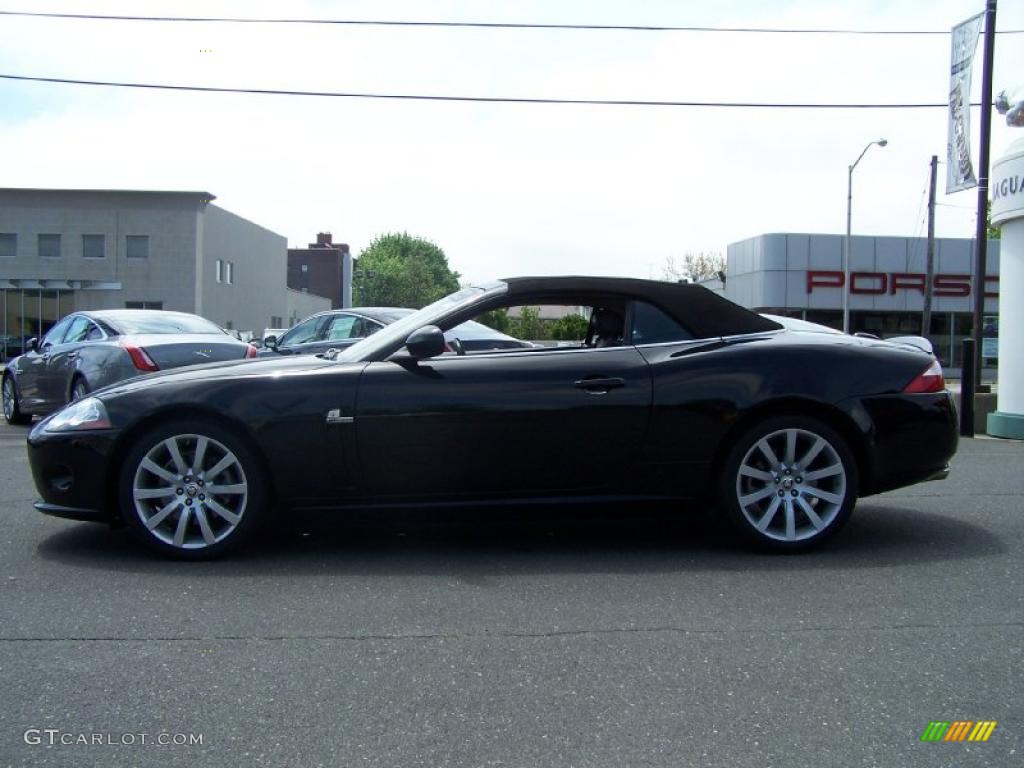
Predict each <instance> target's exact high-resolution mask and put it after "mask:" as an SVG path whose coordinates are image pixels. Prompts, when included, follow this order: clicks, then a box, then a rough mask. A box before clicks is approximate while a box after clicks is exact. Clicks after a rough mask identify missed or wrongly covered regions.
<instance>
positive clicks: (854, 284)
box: [850, 272, 889, 296]
mask: <svg viewBox="0 0 1024 768" xmlns="http://www.w3.org/2000/svg"><path fill="white" fill-rule="evenodd" d="M864 283H868V285H864ZM871 283H874V285H872V284H871ZM888 288H889V276H888V275H887V274H885V272H851V273H850V293H856V294H860V295H867V296H881V295H883V294H885V292H886V291H887V290H888Z"/></svg>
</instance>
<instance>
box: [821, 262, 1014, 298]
mask: <svg viewBox="0 0 1024 768" xmlns="http://www.w3.org/2000/svg"><path fill="white" fill-rule="evenodd" d="M844 282H845V281H844V280H843V273H842V272H840V271H839V270H831V269H822V270H808V271H807V292H808V293H813V292H814V289H815V288H842V287H843V283H844ZM972 283H973V280H972V279H971V276H970V275H963V274H950V273H943V274H939V275H935V277H934V281H933V284H932V292H933V295H934V296H941V297H945V298H956V299H963V298H967V297H968V296H970V295H971V286H972ZM985 287H986V289H988V290H986V291H985V297H986V298H990V299H995V298H998V297H999V291H998V287H999V276H998V275H988V276H986V278H985ZM924 288H925V276H924V274H923V273H921V272H851V273H850V293H851V294H858V295H868V296H880V295H882V294H884V293H886V292H888V293H890V294H895V293H896V292H897V291H917V292H918V293H920V294H921V295H922V296H923V295H924Z"/></svg>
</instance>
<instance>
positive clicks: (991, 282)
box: [704, 233, 999, 367]
mask: <svg viewBox="0 0 1024 768" xmlns="http://www.w3.org/2000/svg"><path fill="white" fill-rule="evenodd" d="M843 240H844V238H843V237H842V236H841V235H816V234H790V233H783V234H769V235H760V236H758V237H752V238H750V239H748V240H742V241H740V242H738V243H733V244H731V245H730V246H729V248H728V263H727V267H726V275H725V277H726V279H725V283H724V286H723V283H722V281H721V280H719V279H713V280H708V281H705V282H704V285H706V286H707V287H708V288H711V289H712V290H715V291H716V292H718V293H723V294H724V295H725V296H726V297H727V298H729V299H732V300H733V301H735V302H737V303H739V304H742V305H743V306H746V307H750V308H751V309H756V310H757V311H759V312H770V313H774V314H780V315H788V316H791V317H799V318H802V319H804V320H808V321H810V322H814V323H821V324H822V325H828V326H831V327H833V328H841V327H842V324H843V291H844V290H849V306H850V328H851V331H853V332H857V331H862V332H865V333H873V334H875V335H877V336H881V337H883V338H884V337H888V336H899V335H908V334H913V335H918V334H921V335H925V336H927V337H928V338H929V339H930V340H931V342H932V344H933V345H934V347H935V352H936V355H938V356H939V358H940V359H941V360H942V362H943V364H944V365H946V366H949V367H959V366H960V358H961V349H960V343H961V341H962V340H963V338H964V337H965V336H969V335H970V333H971V326H972V314H971V313H972V311H973V307H974V295H975V290H976V288H975V286H974V281H973V279H972V277H971V265H972V262H973V241H972V240H970V239H958V238H941V239H937V240H936V241H935V261H934V282H933V293H932V296H933V298H932V318H931V328H930V329H929V331H928V332H927V333H924V334H922V329H921V323H922V311H923V309H924V293H925V270H926V258H927V245H928V244H927V240H926V239H925V238H913V237H867V236H858V237H853V238H852V239H851V248H850V254H851V255H850V281H849V286H846V284H845V283H846V280H845V276H844V273H843V256H842V254H843ZM988 253H989V255H988V274H987V276H986V280H985V285H984V288H983V290H984V291H985V316H986V320H985V326H984V328H983V335H984V336H985V337H986V338H987V339H991V341H986V343H985V350H984V352H985V356H986V361H987V362H988V363H989V364H994V363H995V362H996V354H997V352H996V344H995V339H996V336H997V334H998V319H997V312H998V290H999V241H998V240H992V241H990V242H989V251H988Z"/></svg>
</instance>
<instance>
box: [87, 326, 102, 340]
mask: <svg viewBox="0 0 1024 768" xmlns="http://www.w3.org/2000/svg"><path fill="white" fill-rule="evenodd" d="M102 338H103V331H101V330H100V327H99V326H98V325H96V323H89V330H88V331H86V334H85V340H86V341H99V340H100V339H102Z"/></svg>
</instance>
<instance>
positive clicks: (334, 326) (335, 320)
mask: <svg viewBox="0 0 1024 768" xmlns="http://www.w3.org/2000/svg"><path fill="white" fill-rule="evenodd" d="M358 321H359V318H358V317H356V316H355V315H335V316H334V317H332V318H331V324H330V326H329V327H328V328H327V334H326V336H325V339H326V340H327V341H339V340H341V339H352V338H356V337H357V336H358V334H356V333H355V330H356V326H357V325H359V323H358Z"/></svg>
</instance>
